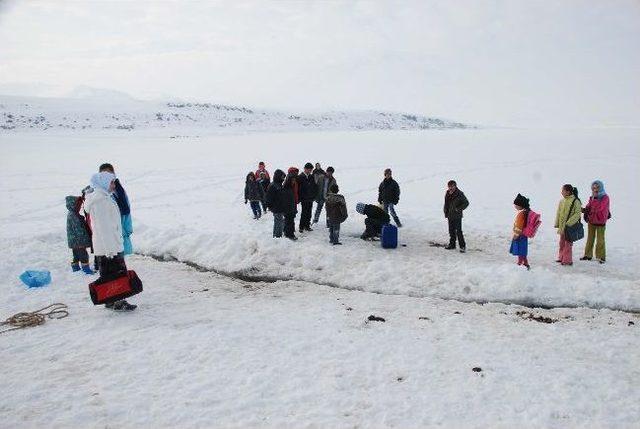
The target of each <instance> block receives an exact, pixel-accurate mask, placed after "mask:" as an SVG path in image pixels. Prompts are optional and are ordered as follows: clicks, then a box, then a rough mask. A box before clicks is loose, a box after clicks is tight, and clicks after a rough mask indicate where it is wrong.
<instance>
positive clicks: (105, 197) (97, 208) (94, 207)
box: [84, 171, 137, 311]
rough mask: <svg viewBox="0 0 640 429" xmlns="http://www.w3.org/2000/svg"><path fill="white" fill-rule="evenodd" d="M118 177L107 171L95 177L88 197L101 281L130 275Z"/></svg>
mask: <svg viewBox="0 0 640 429" xmlns="http://www.w3.org/2000/svg"><path fill="white" fill-rule="evenodd" d="M115 191H116V176H115V175H114V174H113V173H110V172H106V171H103V172H101V173H96V174H94V175H93V176H92V177H91V188H90V189H88V190H87V191H86V193H85V203H84V207H85V210H86V211H87V212H88V213H89V214H90V216H91V231H92V237H91V239H92V242H93V251H94V253H95V255H96V256H97V257H99V260H100V277H101V278H103V277H105V276H108V275H110V274H114V273H119V272H126V270H127V267H126V264H125V262H124V244H123V235H122V220H121V216H120V210H119V208H118V204H117V203H116V201H115V199H114V198H113V193H114V192H115ZM105 307H107V308H111V309H113V310H128V311H130V310H134V309H135V308H136V307H137V306H135V305H132V304H129V303H128V302H127V301H126V300H124V299H123V300H120V301H117V302H114V303H111V304H106V305H105Z"/></svg>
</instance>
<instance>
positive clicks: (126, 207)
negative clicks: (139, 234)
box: [98, 163, 133, 255]
mask: <svg viewBox="0 0 640 429" xmlns="http://www.w3.org/2000/svg"><path fill="white" fill-rule="evenodd" d="M98 171H99V172H107V173H111V174H113V175H115V174H116V172H115V169H114V168H113V165H111V164H109V163H105V164H102V165H101V166H100V168H99V169H98ZM113 199H114V200H115V202H116V204H118V209H119V210H120V222H121V223H122V243H123V247H124V251H123V254H124V255H131V254H133V244H132V243H131V234H133V222H132V221H131V205H130V204H129V197H128V196H127V192H126V191H125V190H124V188H123V187H122V184H121V183H120V179H118V178H117V177H116V180H115V190H114V192H113Z"/></svg>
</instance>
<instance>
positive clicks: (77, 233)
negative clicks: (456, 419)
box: [65, 195, 95, 274]
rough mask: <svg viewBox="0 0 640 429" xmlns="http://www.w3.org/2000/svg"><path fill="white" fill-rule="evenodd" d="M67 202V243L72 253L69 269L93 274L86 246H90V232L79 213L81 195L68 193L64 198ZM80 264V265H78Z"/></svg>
mask: <svg viewBox="0 0 640 429" xmlns="http://www.w3.org/2000/svg"><path fill="white" fill-rule="evenodd" d="M65 201H66V204H67V210H68V211H69V213H67V243H68V245H69V248H70V249H71V252H72V254H73V261H72V262H71V270H72V271H74V272H76V271H80V270H81V269H82V271H83V272H84V273H85V274H95V272H94V271H93V270H92V269H91V267H90V266H89V253H88V252H87V248H89V247H91V234H90V233H89V225H88V224H87V221H86V219H85V218H84V216H82V215H81V214H80V210H81V209H82V204H83V203H84V198H83V197H76V196H73V195H70V196H68V197H66V198H65ZM81 264H82V267H81V266H80V265H81Z"/></svg>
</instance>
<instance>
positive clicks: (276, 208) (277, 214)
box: [265, 170, 295, 238]
mask: <svg viewBox="0 0 640 429" xmlns="http://www.w3.org/2000/svg"><path fill="white" fill-rule="evenodd" d="M285 177H286V175H285V173H284V171H282V170H276V171H275V172H274V173H273V182H271V184H270V185H269V188H268V189H267V194H266V196H265V204H266V206H267V208H268V209H269V211H271V213H273V236H274V237H275V238H280V237H282V232H283V230H284V215H285V212H287V211H290V209H291V207H290V201H289V197H290V195H285V194H286V191H285V189H284V187H283V182H284V179H285ZM293 207H294V209H295V200H294V201H293ZM294 229H295V227H294Z"/></svg>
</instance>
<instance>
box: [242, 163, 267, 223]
mask: <svg viewBox="0 0 640 429" xmlns="http://www.w3.org/2000/svg"><path fill="white" fill-rule="evenodd" d="M263 199H264V190H263V189H262V186H261V185H260V183H258V182H257V181H256V175H255V174H254V173H253V172H249V174H247V178H246V180H245V182H244V203H245V204H247V202H250V204H251V211H253V218H254V219H256V220H258V219H260V218H261V217H262V209H261V208H260V203H261V202H262V200H263Z"/></svg>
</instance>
